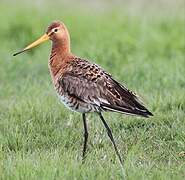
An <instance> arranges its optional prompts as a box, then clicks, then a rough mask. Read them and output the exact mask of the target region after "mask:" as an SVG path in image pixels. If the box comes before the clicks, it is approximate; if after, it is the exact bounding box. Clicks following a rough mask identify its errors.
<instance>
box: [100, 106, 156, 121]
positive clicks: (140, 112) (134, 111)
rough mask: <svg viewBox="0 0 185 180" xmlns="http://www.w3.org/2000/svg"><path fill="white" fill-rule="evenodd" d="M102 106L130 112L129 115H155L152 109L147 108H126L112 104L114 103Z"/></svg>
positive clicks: (115, 110)
mask: <svg viewBox="0 0 185 180" xmlns="http://www.w3.org/2000/svg"><path fill="white" fill-rule="evenodd" d="M143 107H144V106H143ZM102 108H103V109H104V110H109V111H114V112H119V113H123V114H128V115H138V116H142V117H146V118H148V117H150V116H153V114H152V113H151V112H150V111H148V110H147V109H146V108H142V109H137V108H135V109H129V108H124V107H120V106H112V105H107V104H106V105H102Z"/></svg>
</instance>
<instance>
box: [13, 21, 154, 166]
mask: <svg viewBox="0 0 185 180" xmlns="http://www.w3.org/2000/svg"><path fill="white" fill-rule="evenodd" d="M49 39H50V40H51V41H52V49H51V54H50V59H49V70H50V74H51V77H52V82H53V84H54V87H55V89H56V91H57V94H58V97H59V99H60V100H61V101H62V102H63V103H64V105H65V106H67V107H68V108H70V109H71V110H73V111H77V112H80V113H81V114H82V119H83V125H84V145H83V153H82V158H83V159H84V158H85V156H86V149H87V139H88V129H87V123H86V114H87V113H90V112H96V113H98V114H99V117H100V119H101V121H102V122H103V125H104V126H105V128H106V130H107V134H108V136H109V138H110V140H111V142H112V144H113V146H114V149H115V152H116V154H117V156H118V158H119V161H120V163H121V164H122V165H123V161H122V158H121V156H120V154H119V151H118V149H117V146H116V144H115V141H114V138H113V135H112V132H111V129H110V128H109V126H108V125H107V123H106V121H105V119H104V118H103V116H102V112H104V111H112V112H119V113H123V114H130V115H138V116H142V117H149V116H152V113H151V112H150V111H148V110H147V109H146V108H145V107H144V105H143V104H142V103H141V101H140V100H139V98H138V96H137V95H136V94H135V93H133V92H132V91H130V90H129V89H127V88H126V87H125V86H123V85H121V84H120V83H119V82H117V81H116V80H114V79H113V78H112V76H111V75H110V74H109V73H107V72H106V71H104V70H103V69H102V68H101V67H99V66H98V65H96V64H92V63H90V62H88V61H87V60H85V59H82V58H80V57H77V56H75V55H73V54H72V53H71V49H70V36H69V32H68V30H67V28H66V26H65V25H64V23H62V22H59V21H56V22H53V23H51V24H50V25H49V27H48V28H47V31H46V33H45V34H44V35H43V36H41V37H40V38H39V39H38V40H36V41H35V42H33V43H31V44H30V45H28V46H27V47H26V48H24V49H23V50H21V51H19V52H18V53H15V54H14V56H16V55H18V54H20V53H22V52H24V51H27V50H29V49H31V48H33V47H35V46H37V45H39V44H41V43H43V42H44V41H47V40H49Z"/></svg>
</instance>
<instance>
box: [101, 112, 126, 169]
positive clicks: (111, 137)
mask: <svg viewBox="0 0 185 180" xmlns="http://www.w3.org/2000/svg"><path fill="white" fill-rule="evenodd" d="M99 116H100V119H101V120H102V122H103V124H104V126H105V128H106V130H107V134H108V136H109V138H110V140H111V142H112V144H113V146H114V149H115V151H116V155H117V156H118V158H119V161H120V163H121V165H122V166H123V161H122V159H121V156H120V154H119V152H118V149H117V146H116V143H115V141H114V138H113V135H112V132H111V129H110V128H109V126H108V125H107V123H106V121H105V120H104V118H103V116H102V114H101V113H99Z"/></svg>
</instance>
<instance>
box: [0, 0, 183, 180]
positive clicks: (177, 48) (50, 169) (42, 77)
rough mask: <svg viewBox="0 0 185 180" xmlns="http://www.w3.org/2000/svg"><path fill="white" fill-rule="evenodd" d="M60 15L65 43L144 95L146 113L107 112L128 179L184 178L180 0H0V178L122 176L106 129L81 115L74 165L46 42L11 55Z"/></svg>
mask: <svg viewBox="0 0 185 180" xmlns="http://www.w3.org/2000/svg"><path fill="white" fill-rule="evenodd" d="M53 20H61V21H63V22H64V23H65V24H66V25H67V27H68V29H69V31H70V33H71V42H72V50H73V52H74V53H75V54H76V55H79V56H81V57H85V58H87V59H90V60H91V62H94V63H97V64H99V65H100V66H101V67H103V68H104V69H106V70H107V71H109V72H110V73H111V74H112V75H113V77H115V79H117V80H119V81H120V82H122V83H125V84H126V85H127V86H128V87H129V88H130V89H132V90H134V91H136V92H137V93H138V94H140V95H141V97H142V98H143V99H144V101H145V103H146V105H147V107H148V108H149V109H150V110H151V111H152V112H153V113H154V115H155V116H154V117H153V118H151V119H143V118H139V119H138V118H136V117H128V116H123V115H120V114H116V113H105V118H106V119H107V121H108V123H109V124H110V126H111V128H112V130H113V133H114V136H115V139H116V142H117V144H118V148H119V149H120V152H121V155H122V156H123V157H124V160H125V168H126V171H127V174H128V179H147V180H148V179H155V180H156V179H166V180H169V179H175V180H178V179H179V180H181V179H184V177H185V168H184V167H185V2H184V1H183V0H176V1H175V0H170V1H167V0H157V1H147V0H139V1H136V0H132V1H111V0H109V1H105V0H104V1H103V0H101V1H83V0H80V1H78V2H76V1H59V0H58V1H49V0H47V1H43V0H39V1H32V2H30V1H21V0H19V1H18V0H16V1H13V2H12V1H5V0H1V2H0V22H1V26H0V42H1V48H0V179H39V180H40V179H44V180H45V179H121V178H122V173H121V170H120V166H119V163H118V161H117V160H116V156H115V153H114V151H113V148H112V145H111V143H110V142H109V139H108V138H107V135H106V131H105V130H104V129H103V127H102V124H101V122H100V121H99V119H98V117H97V116H96V115H93V114H92V115H89V116H88V125H89V131H90V139H89V153H88V156H87V159H86V162H85V164H83V165H82V164H81V150H82V144H83V126H82V121H81V116H80V115H79V114H76V113H74V112H69V111H68V109H66V108H64V106H63V105H61V104H60V103H59V102H58V99H57V98H56V94H55V91H54V89H53V87H52V84H51V80H50V76H49V72H48V68H47V62H48V56H49V53H50V43H45V44H43V45H41V46H39V47H37V48H35V49H33V50H31V51H29V52H27V53H25V54H22V55H20V56H17V57H13V56H12V54H13V53H14V52H16V51H17V50H19V49H21V48H23V47H25V45H27V44H29V43H30V42H32V41H33V40H35V39H37V38H38V37H39V36H40V35H42V34H43V33H44V32H45V30H46V28H47V26H48V25H49V24H50V22H52V21H53Z"/></svg>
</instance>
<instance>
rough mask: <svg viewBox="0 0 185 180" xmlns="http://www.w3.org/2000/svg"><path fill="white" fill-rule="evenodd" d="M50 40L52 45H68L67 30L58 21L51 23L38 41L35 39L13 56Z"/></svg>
mask: <svg viewBox="0 0 185 180" xmlns="http://www.w3.org/2000/svg"><path fill="white" fill-rule="evenodd" d="M49 39H50V40H51V41H52V42H53V43H58V44H61V45H62V44H64V45H65V44H69V43H70V37H69V33H68V30H67V28H66V26H65V25H64V23H62V22H60V21H54V22H53V23H51V24H50V25H49V26H48V28H47V31H46V33H45V34H44V35H42V36H41V37H40V38H39V39H37V40H36V41H34V42H33V43H31V44H30V45H28V46H27V47H25V48H24V49H23V50H21V51H19V52H17V53H15V54H13V55H14V56H16V55H18V54H20V53H22V52H25V51H27V50H29V49H32V48H33V47H35V46H37V45H39V44H41V43H43V42H45V41H47V40H49Z"/></svg>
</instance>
